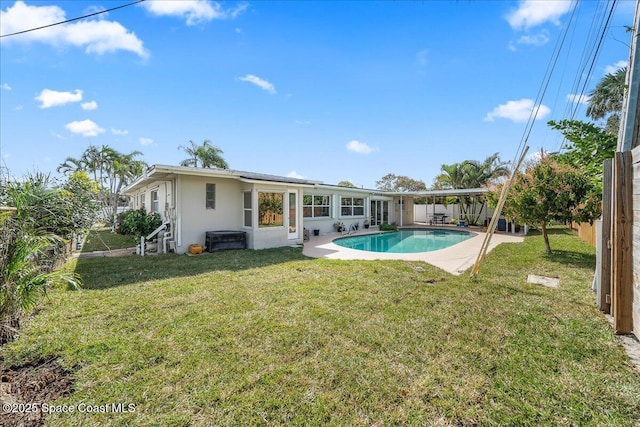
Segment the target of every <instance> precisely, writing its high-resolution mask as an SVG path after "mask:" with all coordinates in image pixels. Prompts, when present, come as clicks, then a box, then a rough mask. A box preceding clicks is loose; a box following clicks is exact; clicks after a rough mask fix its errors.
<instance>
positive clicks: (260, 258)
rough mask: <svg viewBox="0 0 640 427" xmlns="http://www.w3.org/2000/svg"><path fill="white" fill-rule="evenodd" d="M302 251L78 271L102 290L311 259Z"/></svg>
mask: <svg viewBox="0 0 640 427" xmlns="http://www.w3.org/2000/svg"><path fill="white" fill-rule="evenodd" d="M308 259H309V258H307V257H306V256H304V255H303V254H302V249H301V248H293V247H283V248H277V249H263V250H250V249H246V250H229V251H220V252H214V253H204V254H201V255H197V256H187V255H177V254H165V255H155V256H145V257H141V256H136V255H130V256H121V257H101V258H79V259H78V260H77V264H76V267H75V272H76V273H78V274H80V276H81V278H82V282H83V285H82V287H83V289H89V290H100V289H109V288H114V287H118V286H124V285H130V284H133V283H139V282H146V281H150V280H164V279H175V278H180V277H184V278H185V280H186V279H187V278H188V277H190V276H195V275H198V274H203V273H208V272H215V271H240V270H250V269H254V268H260V267H265V266H269V265H275V264H280V263H286V262H291V261H301V260H308Z"/></svg>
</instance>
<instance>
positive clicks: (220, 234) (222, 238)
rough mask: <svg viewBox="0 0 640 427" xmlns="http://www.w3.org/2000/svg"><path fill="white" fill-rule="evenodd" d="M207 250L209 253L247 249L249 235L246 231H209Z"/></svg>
mask: <svg viewBox="0 0 640 427" xmlns="http://www.w3.org/2000/svg"><path fill="white" fill-rule="evenodd" d="M205 248H206V249H207V252H214V251H219V250H224V249H246V248H247V233H245V232H244V231H228V230H221V231H207V232H206V233H205Z"/></svg>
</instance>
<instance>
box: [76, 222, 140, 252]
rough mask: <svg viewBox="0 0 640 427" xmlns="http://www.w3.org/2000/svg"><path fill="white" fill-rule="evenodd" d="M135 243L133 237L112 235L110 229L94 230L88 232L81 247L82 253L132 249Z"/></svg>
mask: <svg viewBox="0 0 640 427" xmlns="http://www.w3.org/2000/svg"><path fill="white" fill-rule="evenodd" d="M136 243H137V242H136V240H135V239H134V238H133V237H131V236H123V235H121V234H116V233H112V232H111V229H110V228H96V229H91V230H89V234H87V237H86V238H85V240H84V244H83V246H82V252H93V251H110V250H111V251H112V250H114V249H124V248H133V247H135V246H136Z"/></svg>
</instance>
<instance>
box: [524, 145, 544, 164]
mask: <svg viewBox="0 0 640 427" xmlns="http://www.w3.org/2000/svg"><path fill="white" fill-rule="evenodd" d="M548 155H549V152H548V151H547V150H545V149H544V148H541V149H540V150H536V151H534V152H533V153H531V154H529V155H528V156H527V158H526V160H527V161H528V162H533V163H538V162H539V161H540V160H542V158H543V157H546V156H548Z"/></svg>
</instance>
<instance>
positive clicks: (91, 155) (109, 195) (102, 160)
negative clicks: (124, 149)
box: [58, 145, 146, 220]
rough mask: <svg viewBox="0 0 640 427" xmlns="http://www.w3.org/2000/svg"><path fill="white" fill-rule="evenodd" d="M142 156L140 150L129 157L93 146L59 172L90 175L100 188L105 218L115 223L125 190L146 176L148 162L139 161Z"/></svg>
mask: <svg viewBox="0 0 640 427" xmlns="http://www.w3.org/2000/svg"><path fill="white" fill-rule="evenodd" d="M140 155H142V153H141V152H140V151H132V152H131V153H128V154H125V153H121V152H119V151H117V150H115V149H113V148H111V147H109V146H106V145H103V146H102V147H100V148H98V147H96V146H94V145H90V146H89V147H88V148H87V149H86V150H85V151H84V152H83V153H82V155H81V156H80V158H73V157H67V159H66V160H65V161H64V162H63V163H61V164H60V165H59V166H58V172H63V173H65V174H69V173H72V172H76V171H85V172H87V173H88V174H89V176H91V177H92V178H93V180H94V182H96V183H98V185H99V186H100V191H99V193H98V195H97V199H98V200H99V202H100V203H101V205H102V209H103V215H104V217H105V218H109V219H110V220H113V219H115V216H116V214H117V209H118V205H119V204H120V201H121V199H122V194H121V191H122V188H124V187H125V186H126V185H127V184H129V183H130V182H131V180H133V179H134V178H135V177H136V176H138V175H140V174H142V171H143V169H144V168H145V167H146V163H145V162H144V161H142V160H138V159H137V157H138V156H140Z"/></svg>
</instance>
